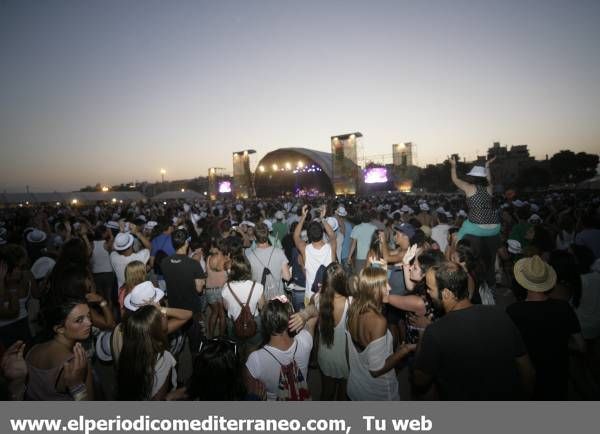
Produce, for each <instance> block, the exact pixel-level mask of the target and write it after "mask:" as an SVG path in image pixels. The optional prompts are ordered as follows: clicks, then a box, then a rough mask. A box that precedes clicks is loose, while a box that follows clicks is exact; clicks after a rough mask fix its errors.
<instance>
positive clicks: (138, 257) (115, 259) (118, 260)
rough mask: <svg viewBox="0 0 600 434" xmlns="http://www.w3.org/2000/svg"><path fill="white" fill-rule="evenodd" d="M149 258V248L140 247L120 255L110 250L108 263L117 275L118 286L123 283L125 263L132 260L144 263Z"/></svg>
mask: <svg viewBox="0 0 600 434" xmlns="http://www.w3.org/2000/svg"><path fill="white" fill-rule="evenodd" d="M148 259H150V250H148V249H142V250H140V251H139V252H137V253H132V254H131V255H129V256H124V255H121V254H120V253H119V252H111V254H110V263H111V265H112V268H113V270H115V274H116V276H117V284H118V285H119V288H120V287H121V286H123V284H124V283H125V268H126V267H127V264H129V263H130V262H133V261H140V262H143V263H144V264H146V263H147V262H148Z"/></svg>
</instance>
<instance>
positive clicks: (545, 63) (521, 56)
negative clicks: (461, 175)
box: [0, 0, 600, 192]
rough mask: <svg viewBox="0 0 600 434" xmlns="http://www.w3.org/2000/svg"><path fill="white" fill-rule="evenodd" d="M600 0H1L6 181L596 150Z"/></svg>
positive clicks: (71, 181) (38, 186)
mask: <svg viewBox="0 0 600 434" xmlns="http://www.w3.org/2000/svg"><path fill="white" fill-rule="evenodd" d="M599 23H600V1H597V0H590V1H566V0H565V1H554V0H543V1H529V0H517V1H512V0H504V1H498V0H494V1H481V0H480V1H463V0H439V1H417V0H410V1H408V0H393V1H368V2H367V1H348V0H345V1H341V0H340V1H325V0H323V1H298V0H293V1H292V0H279V1H270V0H246V1H216V0H214V1H173V2H171V1H114V2H113V1H95V2H92V1H35V2H34V1H19V0H14V1H0V56H1V59H2V60H1V66H0V148H1V149H0V191H2V190H6V191H8V192H19V191H24V190H25V186H26V185H29V186H30V188H31V190H32V191H34V192H35V191H37V192H41V191H53V190H62V191H67V190H72V189H78V188H80V187H82V186H85V185H88V184H90V185H94V184H96V183H97V182H100V183H103V184H116V183H120V182H127V181H132V180H138V181H142V180H147V181H155V180H158V179H160V168H165V169H166V170H167V176H166V178H167V179H182V178H191V177H196V176H206V174H207V170H208V168H209V167H211V166H219V167H225V168H227V169H228V171H231V154H232V152H234V151H238V150H241V149H246V148H253V149H256V150H257V154H256V155H255V156H253V158H254V161H253V165H255V164H256V163H257V162H258V159H259V158H260V157H262V156H263V155H264V154H265V153H266V152H268V151H271V150H274V149H277V148H280V147H291V146H294V147H308V148H313V149H318V150H323V151H329V149H330V143H329V140H330V136H332V135H336V134H342V133H350V132H354V131H360V132H362V134H363V136H364V137H363V139H362V145H363V146H364V153H365V155H367V156H369V155H377V154H390V153H391V150H392V144H393V143H398V142H404V141H412V142H414V143H416V144H417V145H418V163H419V164H420V165H425V164H426V163H435V162H441V161H443V159H444V158H445V157H446V155H448V154H450V153H454V152H458V153H460V154H462V155H464V156H466V157H468V158H469V157H471V158H472V157H474V156H475V154H476V152H477V151H478V152H479V153H480V154H481V153H483V152H484V151H485V150H486V149H487V148H488V147H489V146H491V144H492V142H494V141H500V142H501V143H502V144H507V145H509V146H510V145H518V144H528V145H529V148H530V151H531V153H532V154H533V155H534V156H536V157H538V158H544V157H545V154H553V153H555V152H557V151H558V150H560V149H572V150H574V151H586V152H595V153H598V152H600V78H599V77H600V24H599Z"/></svg>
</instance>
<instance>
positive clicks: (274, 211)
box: [0, 160, 600, 400]
mask: <svg viewBox="0 0 600 434" xmlns="http://www.w3.org/2000/svg"><path fill="white" fill-rule="evenodd" d="M488 163H489V164H486V166H485V167H483V166H481V167H477V166H476V167H474V168H473V169H472V170H471V171H470V172H469V173H468V174H466V175H461V176H459V175H458V174H457V173H456V165H455V164H454V162H451V170H452V180H453V182H454V183H455V185H456V187H457V189H458V190H459V192H457V193H456V194H451V195H436V194H420V195H419V194H401V193H393V194H385V195H372V196H369V197H357V196H352V197H341V196H340V197H314V198H302V199H298V198H293V197H283V198H277V199H253V200H235V199H224V200H220V201H208V200H206V201H197V202H191V203H185V202H184V201H176V200H173V201H169V202H165V203H163V202H143V203H142V202H139V203H135V202H131V203H125V204H120V203H117V204H115V203H97V204H87V205H86V204H79V205H73V206H50V205H47V206H45V205H34V206H27V207H16V208H10V207H7V208H4V209H0V357H1V360H2V365H1V371H0V398H1V399H5V400H9V399H10V400H114V399H117V400H306V399H322V400H347V399H350V400H399V399H404V400H407V399H444V400H512V399H526V400H529V399H535V400H564V399H598V398H599V397H600V394H599V390H600V389H599V386H600V195H598V194H597V193H596V194H594V193H581V192H552V193H551V192H543V193H519V194H518V195H515V194H505V195H500V194H494V193H493V190H492V186H491V181H492V178H491V170H492V169H493V160H490V161H489V162H488ZM186 360H187V361H189V363H186V362H185V361H186ZM399 379H400V380H399ZM403 379H406V385H404V386H403V385H402V381H404V380H403Z"/></svg>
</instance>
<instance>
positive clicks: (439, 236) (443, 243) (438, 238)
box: [431, 223, 450, 253]
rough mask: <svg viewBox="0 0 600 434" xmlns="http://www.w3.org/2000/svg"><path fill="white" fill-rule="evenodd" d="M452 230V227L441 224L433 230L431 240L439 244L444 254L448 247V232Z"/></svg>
mask: <svg viewBox="0 0 600 434" xmlns="http://www.w3.org/2000/svg"><path fill="white" fill-rule="evenodd" d="M449 229H450V225H447V224H445V223H440V224H439V225H437V226H434V227H433V228H432V229H431V239H432V240H433V241H435V242H436V243H438V245H439V246H440V252H442V253H444V252H445V251H446V247H448V230H449Z"/></svg>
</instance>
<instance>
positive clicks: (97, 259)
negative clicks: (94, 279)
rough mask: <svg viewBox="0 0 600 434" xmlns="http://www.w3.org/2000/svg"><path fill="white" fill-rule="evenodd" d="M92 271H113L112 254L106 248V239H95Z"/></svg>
mask: <svg viewBox="0 0 600 434" xmlns="http://www.w3.org/2000/svg"><path fill="white" fill-rule="evenodd" d="M91 262H92V273H94V274H96V273H112V271H113V268H112V265H111V264H110V255H109V254H108V252H107V251H106V249H105V248H104V241H103V240H100V241H94V252H93V253H92V261H91Z"/></svg>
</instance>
